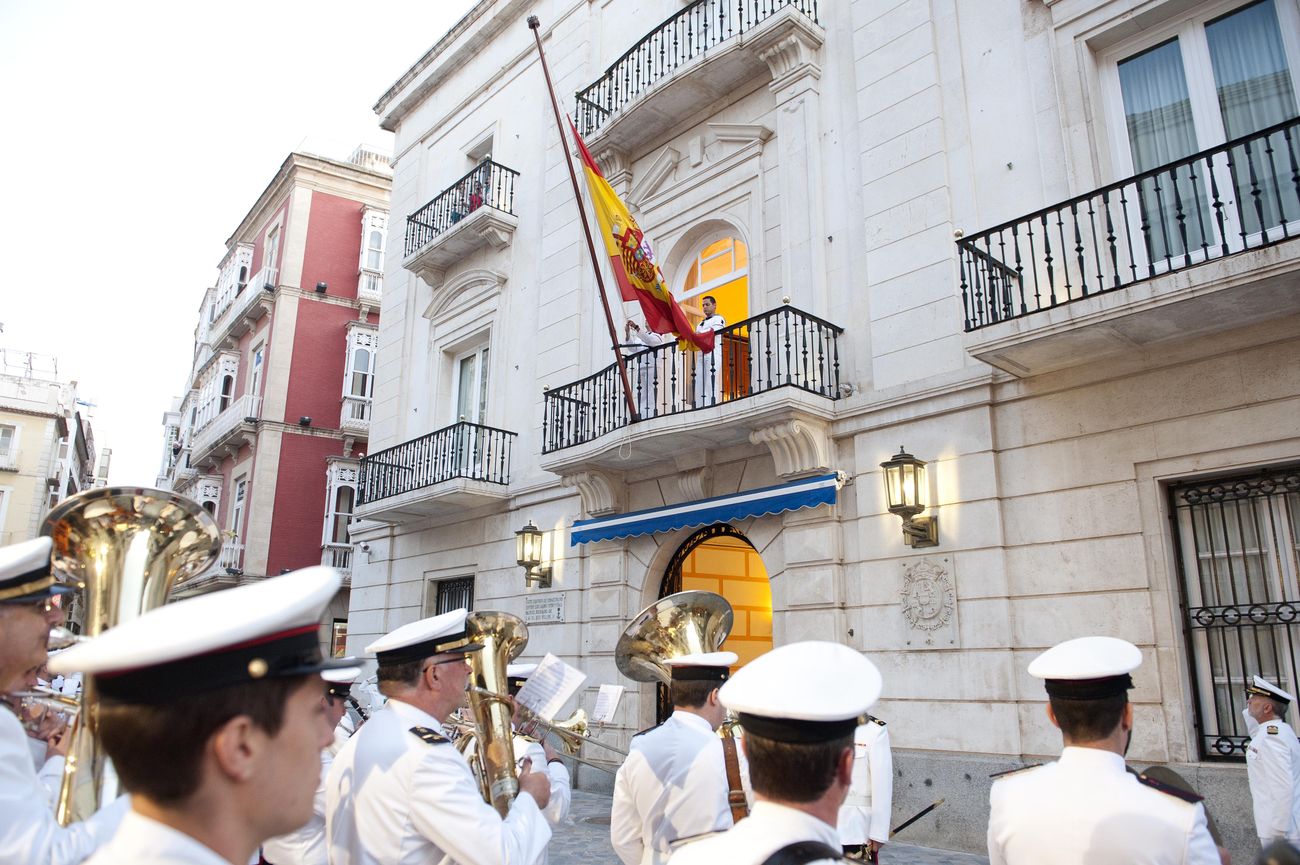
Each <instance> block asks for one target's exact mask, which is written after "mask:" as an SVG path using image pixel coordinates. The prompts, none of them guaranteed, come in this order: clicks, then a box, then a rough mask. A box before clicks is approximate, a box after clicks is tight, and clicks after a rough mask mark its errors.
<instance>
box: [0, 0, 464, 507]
mask: <svg viewBox="0 0 1300 865" xmlns="http://www.w3.org/2000/svg"><path fill="white" fill-rule="evenodd" d="M472 5H473V0H365V2H356V0H351V2H338V0H221V2H207V3H204V2H198V3H178V2H175V0H169V2H142V0H113V2H103V0H0V124H2V125H3V128H4V132H3V134H0V165H3V166H4V169H3V170H4V182H3V189H4V192H3V195H2V196H0V200H3V206H0V250H3V251H4V255H3V260H4V261H5V262H6V263H7V265H6V267H5V269H4V270H3V272H0V325H3V332H0V347H3V348H5V349H12V350H17V351H34V352H39V353H42V354H52V355H55V356H57V358H58V371H59V377H60V378H61V379H63V380H65V381H68V380H72V381H76V382H77V383H78V394H79V396H80V397H81V398H82V399H84V400H87V401H89V402H92V403H94V404H95V407H94V408H91V409H89V412H90V416H91V418H92V421H91V422H92V425H93V427H94V432H95V443H96V446H97V447H99V448H103V447H109V448H112V449H113V463H112V468H111V470H110V473H109V482H110V483H112V484H129V485H138V486H153V485H154V483H155V481H156V479H157V474H158V469H159V467H160V464H161V460H162V449H163V439H162V435H163V429H162V416H163V412H165V411H167V410H168V408H169V407H170V405H171V401H172V398H173V397H175V396H178V395H180V393H181V391H182V388H183V387H184V385H185V380H186V376H187V374H188V372H189V366H190V359H191V357H192V352H193V347H194V326H195V324H196V322H197V320H198V307H199V302H200V301H201V300H202V298H203V291H204V289H205V288H206V287H207V286H209V285H211V284H213V283H214V282H215V281H216V277H217V264H218V263H219V262H220V260H221V257H222V256H223V255H224V253H225V241H226V238H228V237H229V236H230V235H231V234H232V233H233V232H234V230H235V228H236V227H237V226H238V225H239V222H240V220H241V219H242V218H243V216H244V214H245V213H247V211H248V210H249V208H250V207H252V205H253V204H254V202H256V200H257V196H258V195H259V194H261V192H262V190H263V189H264V188H265V187H266V185H267V184H268V183H269V182H270V181H271V178H272V177H274V175H275V172H276V170H277V169H278V168H279V167H280V164H281V163H282V162H283V161H284V158H285V157H286V156H287V155H288V154H289V153H290V152H291V151H294V150H300V151H308V152H312V153H318V154H321V155H323V156H329V157H333V158H336V159H347V158H348V156H349V155H351V153H352V151H353V150H354V149H355V148H356V146H357V145H358V144H363V143H364V144H367V145H370V146H371V147H373V148H377V149H379V150H381V151H382V152H385V153H389V152H391V150H392V136H391V135H390V134H389V133H387V132H384V131H383V130H381V129H380V128H379V125H378V117H377V116H376V115H375V114H374V111H373V106H374V104H375V102H377V101H378V100H379V97H380V96H381V95H383V93H384V92H385V91H386V90H387V89H388V87H389V86H390V85H391V84H392V83H393V82H394V81H396V80H397V79H398V77H400V76H401V75H402V74H403V73H404V72H405V71H406V70H407V69H408V68H409V67H410V66H411V65H412V64H414V63H415V62H416V61H417V60H418V59H419V58H420V56H421V55H423V54H424V52H425V51H427V50H428V49H429V48H430V47H431V46H432V45H433V44H434V43H435V42H436V41H437V40H438V39H439V38H440V37H441V36H442V35H443V34H444V33H446V32H447V30H448V29H449V28H450V27H451V26H452V25H453V24H455V23H456V21H458V20H459V19H460V18H461V16H462V15H464V14H465V12H466V11H467V10H468V9H469V8H470V7H471V6H472Z"/></svg>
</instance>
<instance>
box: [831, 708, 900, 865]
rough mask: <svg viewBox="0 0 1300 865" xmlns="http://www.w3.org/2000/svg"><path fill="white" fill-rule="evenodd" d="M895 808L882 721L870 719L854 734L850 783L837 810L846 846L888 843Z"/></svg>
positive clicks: (839, 825)
mask: <svg viewBox="0 0 1300 865" xmlns="http://www.w3.org/2000/svg"><path fill="white" fill-rule="evenodd" d="M893 807H894V762H893V755H892V754H891V753H890V750H889V730H887V729H886V728H885V722H884V721H881V720H879V719H878V718H872V719H871V720H870V721H868V722H867V723H865V724H863V725H862V726H860V727H858V729H857V731H856V732H854V734H853V781H852V783H851V784H850V785H849V795H848V797H847V798H845V800H844V804H843V805H842V806H841V807H840V817H839V821H838V828H839V830H840V842H841V843H843V844H844V845H845V846H848V845H851V844H865V843H867V842H868V841H879V842H880V843H881V844H885V843H888V842H889V818H890V816H891V815H892V814H893Z"/></svg>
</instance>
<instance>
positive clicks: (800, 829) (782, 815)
mask: <svg viewBox="0 0 1300 865" xmlns="http://www.w3.org/2000/svg"><path fill="white" fill-rule="evenodd" d="M796 841H820V842H822V843H823V844H826V845H827V846H829V847H831V848H832V849H834V850H839V849H840V836H839V833H838V832H836V831H835V827H834V826H831V825H829V824H827V823H823V822H822V821H821V820H818V819H817V818H816V817H814V816H812V815H811V814H805V813H804V812H803V811H800V810H798V809H796V808H790V807H787V806H785V805H778V804H777V803H775V802H755V803H754V807H753V808H751V809H750V812H749V816H748V817H746V818H745V819H744V820H741V821H740V822H739V823H738V824H736V826H735V828H733V829H730V830H728V831H726V832H723V833H722V834H721V835H714V836H713V837H711V838H704V839H702V840H700V841H695V842H693V843H690V844H687V845H685V846H684V847H681V848H680V849H678V850H677V852H676V853H674V854H673V858H672V860H671V865H762V863H763V862H765V861H767V857H769V856H771V855H772V854H773V853H775V852H776V851H777V850H780V849H781V848H782V847H784V846H786V845H787V844H793V843H795V842H796ZM819 861H822V862H829V861H830V860H819ZM1040 865H1041V863H1040Z"/></svg>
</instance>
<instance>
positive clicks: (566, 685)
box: [515, 652, 587, 721]
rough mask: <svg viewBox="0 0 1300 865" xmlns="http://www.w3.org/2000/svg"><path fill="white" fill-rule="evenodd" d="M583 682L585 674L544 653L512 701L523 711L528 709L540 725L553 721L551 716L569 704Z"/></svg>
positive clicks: (553, 717) (553, 718) (553, 716)
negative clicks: (539, 719)
mask: <svg viewBox="0 0 1300 865" xmlns="http://www.w3.org/2000/svg"><path fill="white" fill-rule="evenodd" d="M585 681H587V674H586V673H584V672H582V671H581V670H579V669H577V668H576V667H570V666H569V665H568V664H566V663H564V662H563V661H561V660H560V659H559V658H557V657H555V656H554V655H552V654H551V653H550V652H547V653H546V657H544V658H542V661H541V663H540V664H538V665H537V670H536V671H535V672H534V673H533V674H532V675H531V676H529V677H528V681H527V682H525V683H524V686H523V687H522V688H520V689H519V694H518V695H517V696H516V697H515V700H517V701H518V702H519V703H521V704H523V705H524V706H525V707H526V708H529V709H532V710H533V711H534V712H535V713H537V714H538V715H540V716H541V718H542V720H544V721H553V720H555V715H556V714H557V713H558V712H559V711H560V709H561V708H562V707H563V706H564V704H565V703H567V702H568V701H569V698H570V697H572V696H573V695H574V694H575V693H576V692H577V690H578V688H580V687H582V683H583V682H585Z"/></svg>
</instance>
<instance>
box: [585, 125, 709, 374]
mask: <svg viewBox="0 0 1300 865" xmlns="http://www.w3.org/2000/svg"><path fill="white" fill-rule="evenodd" d="M569 128H570V129H571V130H573V137H574V140H576V141H577V142H578V153H579V155H580V156H581V157H582V168H583V173H584V174H585V175H586V178H587V189H588V190H589V191H590V192H591V201H592V203H593V204H594V205H595V208H596V221H597V222H598V223H600V233H601V237H602V238H603V239H604V241H605V252H606V253H607V254H608V255H609V262H610V267H611V268H612V269H613V271H614V278H615V279H616V280H618V290H619V294H620V295H622V297H623V299H624V300H635V301H636V302H637V303H639V304H640V305H641V312H642V313H644V314H645V323H646V326H647V327H649V328H650V329H651V330H653V331H654V332H655V333H675V334H677V336H678V338H679V339H681V340H682V341H683V342H682V348H688V349H697V348H698V349H701V350H703V351H713V340H714V331H712V330H706V331H705V332H704V333H696V332H695V328H694V327H693V326H692V325H691V322H690V320H689V319H688V318H687V317H686V313H685V312H683V311H682V308H681V307H680V306H678V305H677V301H676V299H674V298H673V296H672V294H671V293H670V292H669V291H668V286H667V285H666V284H665V283H664V275H663V272H662V271H660V270H659V265H658V264H656V263H655V257H654V252H653V251H652V250H651V249H650V243H649V242H648V241H647V240H646V239H645V235H644V234H643V233H642V232H641V228H640V226H638V225H637V224H636V220H635V219H633V218H632V214H631V213H629V212H628V209H627V205H626V204H624V203H623V202H622V200H621V199H619V197H618V193H616V192H615V191H614V188H613V187H612V186H610V185H609V181H607V180H606V179H605V176H604V175H603V174H601V173H600V168H598V167H597V166H596V160H594V159H592V158H591V153H590V151H588V150H587V145H586V144H584V143H583V141H582V136H580V135H579V134H578V130H577V129H576V128H575V127H574V126H573V121H572V120H570V121H569Z"/></svg>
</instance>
